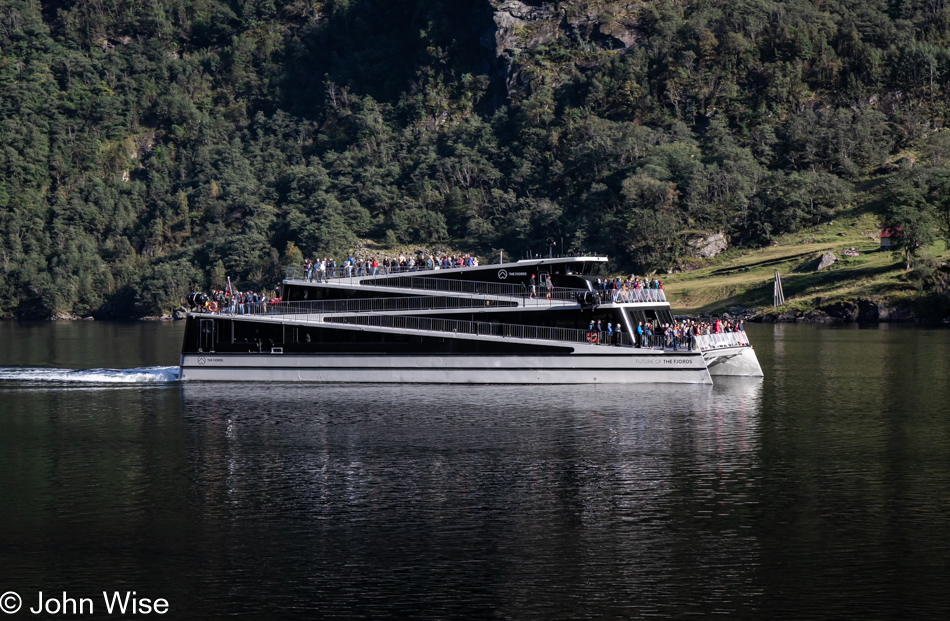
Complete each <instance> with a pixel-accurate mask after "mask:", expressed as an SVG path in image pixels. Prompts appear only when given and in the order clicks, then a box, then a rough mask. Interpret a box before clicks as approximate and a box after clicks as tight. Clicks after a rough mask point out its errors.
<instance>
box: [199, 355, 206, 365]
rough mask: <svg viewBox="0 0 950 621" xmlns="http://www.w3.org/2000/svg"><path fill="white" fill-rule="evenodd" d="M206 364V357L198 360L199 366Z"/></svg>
mask: <svg viewBox="0 0 950 621" xmlns="http://www.w3.org/2000/svg"><path fill="white" fill-rule="evenodd" d="M204 363H205V357H204V356H201V357H200V358H198V364H204Z"/></svg>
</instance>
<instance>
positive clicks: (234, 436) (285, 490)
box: [180, 378, 762, 616]
mask: <svg viewBox="0 0 950 621" xmlns="http://www.w3.org/2000/svg"><path fill="white" fill-rule="evenodd" d="M180 390H181V391H182V396H183V399H182V403H183V409H184V413H185V418H186V427H187V428H189V429H190V431H189V432H188V433H189V434H190V435H191V436H192V437H193V440H192V441H193V442H194V443H196V444H200V446H201V447H202V450H201V451H200V452H199V453H196V454H200V455H203V456H204V457H200V459H201V461H200V463H196V464H195V466H194V475H193V476H195V477H196V478H197V479H198V480H200V481H202V482H203V485H202V489H203V490H205V492H204V493H206V494H210V495H213V496H214V497H218V498H221V499H222V500H226V505H227V506H228V507H229V510H228V515H227V516H224V515H222V517H221V519H222V521H224V522H227V523H228V524H230V521H232V520H233V521H235V522H236V525H232V526H228V524H223V525H222V526H223V527H229V528H231V529H234V528H239V527H240V523H241V521H240V520H237V519H236V518H235V517H234V516H248V515H250V516H253V517H254V519H255V520H256V523H272V522H273V523H275V524H280V523H283V524H293V525H296V526H295V531H294V532H295V533H296V534H295V540H296V541H298V542H299V545H300V550H302V551H300V552H298V551H297V550H296V549H295V548H290V549H288V550H287V553H288V554H291V555H293V554H296V553H299V554H301V555H306V554H307V552H305V550H307V549H311V550H312V549H318V550H320V563H319V564H318V565H319V566H320V567H323V566H330V567H333V566H336V564H337V562H339V563H344V562H345V563H346V564H348V566H349V565H350V564H353V563H356V564H357V565H359V564H360V563H361V562H364V563H372V562H374V561H373V560H372V559H377V558H379V555H380V554H384V555H386V556H387V557H388V556H392V557H394V558H395V557H399V558H405V559H411V560H407V561H406V562H410V563H411V562H415V563H419V564H421V565H422V564H425V563H422V562H421V561H420V560H419V559H420V555H424V554H425V553H426V550H427V549H429V547H432V549H433V550H442V552H443V553H444V551H445V550H446V549H448V548H451V550H453V554H456V555H458V556H459V557H464V558H469V559H480V561H479V562H482V563H489V564H492V566H493V568H492V573H493V575H495V576H496V578H497V585H498V586H497V587H496V588H498V589H499V590H500V591H499V594H500V595H503V594H504V591H505V590H507V589H510V588H516V587H515V586H511V585H519V584H524V580H525V579H529V580H535V579H542V580H543V579H544V577H545V576H548V577H551V576H554V575H564V573H565V572H580V573H581V574H583V575H585V576H587V577H588V578H590V579H594V578H597V579H599V580H601V583H602V586H603V584H613V583H614V581H616V580H618V579H621V578H622V580H621V583H620V584H618V588H621V589H632V590H638V589H639V591H640V594H639V595H638V597H641V598H642V597H643V594H644V593H647V594H650V593H656V592H657V589H656V588H655V587H656V585H657V584H660V583H667V584H670V583H673V582H675V581H676V580H677V579H678V578H677V577H678V576H682V571H683V570H682V569H681V568H682V567H683V566H684V564H687V565H688V563H689V562H690V561H689V559H688V558H685V557H684V555H686V556H688V557H690V558H693V556H695V558H696V562H697V563H702V564H703V566H704V567H705V566H721V567H729V568H731V569H730V570H729V571H726V572H722V574H721V575H720V576H719V577H718V578H717V581H716V584H717V588H725V589H726V590H727V591H730V592H740V591H741V590H742V589H741V587H742V585H743V583H744V582H748V580H749V578H750V576H749V575H744V573H743V572H745V571H746V570H748V571H754V569H755V564H756V559H757V558H758V550H757V548H756V545H757V544H756V543H755V541H754V539H753V538H749V537H745V536H738V537H735V536H732V535H730V534H729V533H725V534H724V537H717V536H711V537H702V538H697V539H696V540H695V541H692V540H691V541H689V542H686V541H683V540H682V537H683V536H685V535H683V534H682V533H681V532H680V531H678V530H677V529H676V528H671V527H670V526H671V525H673V524H678V523H682V521H683V520H684V519H687V520H689V519H692V520H694V521H696V523H697V524H708V526H707V527H706V531H707V532H708V533H712V534H715V533H716V528H717V527H716V523H717V522H716V521H715V520H716V519H719V518H717V516H720V515H723V514H729V513H732V512H741V511H742V510H743V507H744V506H745V504H746V503H747V502H748V493H749V484H750V480H751V473H754V472H757V471H758V468H757V467H756V466H757V460H758V459H759V454H758V453H759V451H758V448H759V439H758V414H759V404H760V401H761V390H762V382H761V381H756V380H748V379H742V378H730V379H728V380H726V381H722V382H717V384H716V385H715V386H709V385H685V386H684V385H656V386H649V387H646V386H635V385H634V386H610V387H604V386H595V385H582V386H543V387H523V386H451V385H414V386H398V385H359V386H357V385H352V384H338V385H323V386H319V387H315V386H312V385H303V384H298V385H282V386H280V387H279V389H276V388H275V387H274V386H273V385H269V384H262V383H243V382H235V383H229V384H209V383H201V382H197V383H184V384H182V385H181V388H180ZM222 395H227V397H226V398H222ZM252 473H253V474H252ZM278 516H280V517H279V518H278ZM685 516H692V517H685ZM245 521H246V519H245ZM736 523H741V520H734V521H733V522H731V524H732V525H734V524H736ZM730 527H732V526H730ZM345 528H351V529H357V531H358V532H359V537H360V541H361V542H363V543H361V544H359V545H357V544H356V543H354V542H353V541H349V540H347V541H348V543H346V545H342V546H339V549H337V546H334V545H332V544H328V543H326V542H328V541H331V542H332V541H334V540H335V539H334V538H335V537H339V536H342V535H343V534H344V533H345V532H346V531H345V530H344V529H345ZM236 534H239V533H236ZM740 535H744V533H740ZM400 542H405V544H404V547H403V544H401V543H400ZM687 543H688V545H687ZM364 547H365V549H364ZM380 550H382V551H383V552H380ZM335 554H338V555H340V556H339V558H337V557H335V556H334V555H335ZM674 559H675V560H674ZM432 562H435V561H432V560H431V559H430V560H429V563H430V564H431V563H432ZM471 562H473V561H469V565H466V566H470V564H471ZM301 563H302V564H303V565H307V566H309V567H314V565H313V563H312V562H309V561H307V559H306V558H303V557H302V558H301ZM528 565H530V567H531V571H530V572H527V570H526V569H525V568H526V567H527V566H528ZM607 568H610V569H609V570H608V569H607ZM616 571H621V574H617V573H614V572H616ZM605 572H608V573H605ZM529 574H530V575H529ZM539 577H540V578H539ZM328 580H335V578H333V577H329V578H328ZM503 599H505V598H504V597H503ZM510 601H517V598H515V599H511V600H510ZM637 601H641V600H637ZM513 616H517V615H513Z"/></svg>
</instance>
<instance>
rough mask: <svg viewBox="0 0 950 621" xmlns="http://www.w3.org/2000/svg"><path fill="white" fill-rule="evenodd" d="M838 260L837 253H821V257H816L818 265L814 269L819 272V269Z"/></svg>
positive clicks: (827, 266)
mask: <svg viewBox="0 0 950 621" xmlns="http://www.w3.org/2000/svg"><path fill="white" fill-rule="evenodd" d="M837 260H838V257H837V255H835V253H833V252H826V253H824V254H823V255H821V258H820V259H818V265H816V266H815V271H816V272H820V271H821V270H824V269H827V268H829V267H831V266H832V265H834V264H835V262H836V261H837Z"/></svg>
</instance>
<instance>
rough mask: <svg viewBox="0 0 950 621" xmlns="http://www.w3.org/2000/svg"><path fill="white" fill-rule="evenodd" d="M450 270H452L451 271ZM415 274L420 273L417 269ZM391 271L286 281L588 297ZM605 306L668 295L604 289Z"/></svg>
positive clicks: (299, 272) (572, 291)
mask: <svg viewBox="0 0 950 621" xmlns="http://www.w3.org/2000/svg"><path fill="white" fill-rule="evenodd" d="M450 269H451V268H450ZM414 271H420V270H418V269H415V270H414ZM393 274H394V272H391V271H390V270H389V269H388V268H384V267H380V268H364V269H363V270H356V269H350V270H347V269H346V268H336V269H335V270H327V272H326V274H324V273H322V272H319V271H316V270H314V271H312V272H311V276H310V278H308V277H307V274H306V272H305V270H304V269H303V268H302V267H299V266H291V267H288V268H287V274H286V276H287V280H299V281H304V282H327V283H331V282H342V283H345V284H349V285H367V286H373V287H398V288H400V289H415V290H419V291H440V292H445V293H466V294H471V295H497V296H508V297H514V298H523V299H525V300H537V299H544V300H552V301H554V300H560V301H562V302H574V301H576V299H577V296H578V294H586V293H587V290H586V289H576V288H569V287H551V288H550V289H549V288H548V287H545V286H544V284H543V283H538V284H537V285H536V287H535V289H534V291H532V290H531V286H530V285H527V284H524V285H522V284H517V285H516V284H508V283H490V282H477V281H473V280H455V279H451V278H434V277H431V276H413V275H410V274H411V272H410V273H407V272H403V273H402V274H397V275H393ZM597 294H598V295H600V297H601V300H603V302H604V303H611V302H612V303H615V304H629V303H657V302H666V294H665V293H664V292H663V290H662V289H629V288H628V289H618V290H616V291H613V290H610V289H601V290H598V291H597Z"/></svg>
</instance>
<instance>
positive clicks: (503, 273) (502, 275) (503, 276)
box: [498, 270, 508, 280]
mask: <svg viewBox="0 0 950 621" xmlns="http://www.w3.org/2000/svg"><path fill="white" fill-rule="evenodd" d="M506 278H508V270H498V280H505V279H506Z"/></svg>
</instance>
